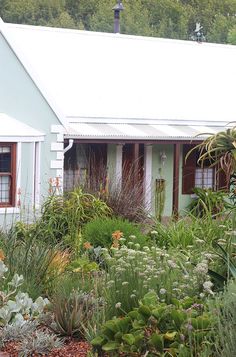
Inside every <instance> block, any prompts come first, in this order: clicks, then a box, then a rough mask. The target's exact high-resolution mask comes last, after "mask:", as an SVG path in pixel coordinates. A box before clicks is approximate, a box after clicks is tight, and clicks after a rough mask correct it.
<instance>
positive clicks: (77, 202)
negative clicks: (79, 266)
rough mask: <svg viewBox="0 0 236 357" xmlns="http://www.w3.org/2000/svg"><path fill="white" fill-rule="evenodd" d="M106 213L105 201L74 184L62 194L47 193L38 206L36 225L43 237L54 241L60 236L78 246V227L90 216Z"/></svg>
mask: <svg viewBox="0 0 236 357" xmlns="http://www.w3.org/2000/svg"><path fill="white" fill-rule="evenodd" d="M110 214H111V210H110V209H109V208H108V206H107V205H106V203H105V202H103V201H101V200H100V199H99V198H96V197H95V196H93V195H91V194H89V193H84V192H83V191H82V190H81V189H80V188H78V189H76V190H74V191H72V192H68V193H66V194H65V195H64V196H54V195H53V196H50V197H49V198H48V199H47V200H46V202H45V203H44V205H43V207H42V217H41V219H40V220H39V221H38V222H37V228H39V230H40V231H41V234H42V235H43V237H44V239H45V238H46V239H47V240H49V241H50V240H51V241H54V242H55V241H57V242H61V241H63V240H64V241H65V243H66V244H68V245H69V246H72V247H74V248H75V249H78V245H79V244H80V242H79V238H80V229H81V227H82V226H83V225H84V224H86V223H87V222H89V221H91V220H92V219H95V218H98V217H107V216H109V215H110Z"/></svg>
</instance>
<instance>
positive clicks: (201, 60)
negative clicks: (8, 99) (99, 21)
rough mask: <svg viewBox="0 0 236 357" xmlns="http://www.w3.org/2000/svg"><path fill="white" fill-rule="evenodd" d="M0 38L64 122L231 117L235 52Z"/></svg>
mask: <svg viewBox="0 0 236 357" xmlns="http://www.w3.org/2000/svg"><path fill="white" fill-rule="evenodd" d="M5 32H6V33H7V34H8V38H9V40H10V43H11V45H12V46H13V48H14V50H15V51H16V53H21V54H22V55H23V56H19V58H20V59H21V60H22V62H23V64H24V62H25V66H26V68H27V63H29V64H30V66H31V68H32V69H33V70H34V72H35V78H39V79H40V82H41V84H42V85H43V87H44V89H45V91H46V93H50V94H51V96H52V97H53V98H54V102H56V103H57V104H58V105H59V106H60V107H61V109H62V113H64V115H65V117H70V116H75V117H83V116H85V117H107V118H118V117H119V118H126V120H128V118H135V119H136V120H139V119H142V118H144V119H150V120H151V119H153V120H160V119H163V120H165V119H169V120H175V121H176V122H177V123H178V122H179V121H181V120H189V121H195V122H198V121H199V120H203V121H206V122H210V121H224V122H226V123H227V122H230V121H233V120H235V118H236V105H235V83H236V66H235V63H236V46H230V45H217V44H208V43H202V44H199V43H196V42H191V41H178V40H167V39H155V38H148V37H135V36H127V35H117V34H116V35H115V34H104V33H102V34H101V33H95V32H86V31H78V30H65V29H55V28H54V29H52V28H45V27H35V26H26V25H13V24H5ZM26 62H27V63H26ZM31 73H32V71H31ZM41 87H42V86H41ZM124 122H126V121H125V119H124ZM136 129H137V128H136ZM149 129H150V130H151V128H149ZM149 129H147V130H149ZM137 130H138V129H137ZM137 135H138V134H137ZM147 135H148V134H147Z"/></svg>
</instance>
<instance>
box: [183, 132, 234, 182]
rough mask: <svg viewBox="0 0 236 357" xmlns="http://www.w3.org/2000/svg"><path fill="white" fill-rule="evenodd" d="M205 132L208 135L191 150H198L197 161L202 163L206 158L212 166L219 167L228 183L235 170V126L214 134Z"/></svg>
mask: <svg viewBox="0 0 236 357" xmlns="http://www.w3.org/2000/svg"><path fill="white" fill-rule="evenodd" d="M206 134H207V135H210V136H209V137H208V138H206V139H205V140H204V141H203V142H202V143H200V144H198V145H197V146H195V147H194V149H192V150H196V149H198V150H199V152H200V153H199V158H198V162H199V163H201V164H203V163H204V162H205V161H206V160H208V161H210V162H211V166H212V167H213V166H216V167H217V166H218V167H220V168H221V169H222V170H223V171H224V172H225V174H226V179H227V182H228V183H229V182H230V178H231V175H232V174H233V173H234V172H235V171H236V126H235V127H233V128H228V129H226V130H225V131H220V132H218V133H216V134H209V133H206ZM192 150H191V151H190V152H189V153H188V154H187V156H186V158H187V157H188V156H189V154H190V153H191V152H192Z"/></svg>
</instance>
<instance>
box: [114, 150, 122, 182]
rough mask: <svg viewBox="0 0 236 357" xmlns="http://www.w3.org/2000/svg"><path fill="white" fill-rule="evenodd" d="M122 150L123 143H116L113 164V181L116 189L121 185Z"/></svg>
mask: <svg viewBox="0 0 236 357" xmlns="http://www.w3.org/2000/svg"><path fill="white" fill-rule="evenodd" d="M122 151H123V144H117V145H116V165H115V182H116V187H117V189H121V186H122Z"/></svg>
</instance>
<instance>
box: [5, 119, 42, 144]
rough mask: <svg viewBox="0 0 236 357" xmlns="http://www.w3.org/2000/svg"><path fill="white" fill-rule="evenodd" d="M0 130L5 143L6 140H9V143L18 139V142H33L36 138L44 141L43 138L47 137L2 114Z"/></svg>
mask: <svg viewBox="0 0 236 357" xmlns="http://www.w3.org/2000/svg"><path fill="white" fill-rule="evenodd" d="M0 128H1V129H0V140H1V141H4V138H7V140H8V141H9V138H10V139H11V140H13V139H14V138H17V141H31V140H33V139H34V138H37V140H43V136H44V135H45V134H43V133H42V132H40V131H38V130H36V129H34V128H32V127H31V126H29V125H26V124H24V123H22V122H21V121H19V120H16V119H14V118H12V117H10V116H9V115H7V114H5V113H0ZM33 141H34V140H33Z"/></svg>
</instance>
